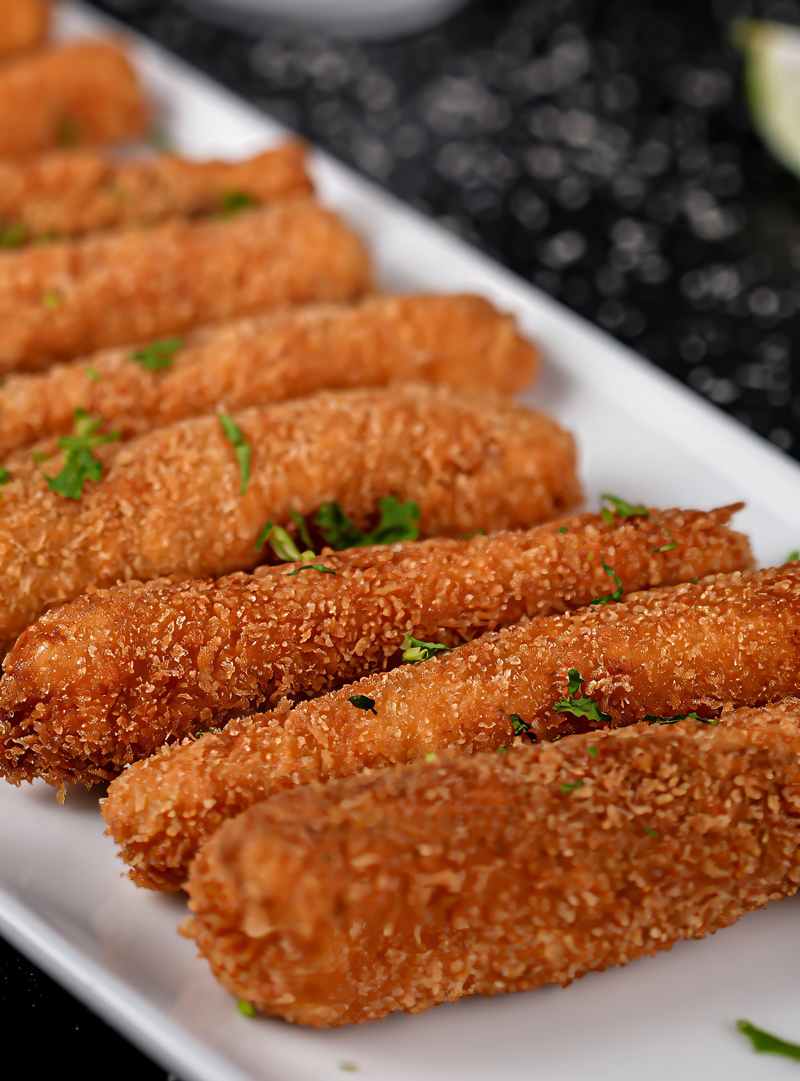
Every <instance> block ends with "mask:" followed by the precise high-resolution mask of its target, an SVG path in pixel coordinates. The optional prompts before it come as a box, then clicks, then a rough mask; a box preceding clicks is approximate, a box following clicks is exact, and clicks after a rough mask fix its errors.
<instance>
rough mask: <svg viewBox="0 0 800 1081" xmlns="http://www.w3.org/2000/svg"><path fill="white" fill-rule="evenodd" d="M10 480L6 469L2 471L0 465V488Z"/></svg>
mask: <svg viewBox="0 0 800 1081" xmlns="http://www.w3.org/2000/svg"><path fill="white" fill-rule="evenodd" d="M10 480H11V474H10V473H9V471H8V470H7V469H4V468H3V466H2V465H0V486H2V485H4V484H8V482H9V481H10Z"/></svg>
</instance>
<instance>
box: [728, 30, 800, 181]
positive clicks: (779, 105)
mask: <svg viewBox="0 0 800 1081" xmlns="http://www.w3.org/2000/svg"><path fill="white" fill-rule="evenodd" d="M732 39H733V44H734V45H735V46H736V47H737V48H738V49H739V50H740V51H741V52H742V54H743V55H744V58H745V90H746V94H747V99H748V104H749V106H750V112H751V114H752V117H753V122H754V123H755V126H756V128H757V130H758V132H759V134H760V135H761V138H762V139H763V140H764V142H765V143H766V144H767V146H768V147H769V149H770V151H771V152H772V154H773V155H774V156H775V157H776V158H777V159H778V161H780V162H782V164H783V165H785V166H786V167H787V168H788V169H791V171H792V172H793V173H795V174H796V175H797V176H800V28H798V27H795V26H789V25H787V24H785V23H775V22H766V21H759V20H755V19H740V20H738V21H737V22H736V23H734V25H733V32H732Z"/></svg>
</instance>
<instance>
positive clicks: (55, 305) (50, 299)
mask: <svg viewBox="0 0 800 1081" xmlns="http://www.w3.org/2000/svg"><path fill="white" fill-rule="evenodd" d="M42 304H44V306H45V308H47V310H48V311H49V312H57V311H58V309H59V308H60V307H61V295H60V294H59V293H57V292H56V291H55V289H45V291H44V292H43V293H42Z"/></svg>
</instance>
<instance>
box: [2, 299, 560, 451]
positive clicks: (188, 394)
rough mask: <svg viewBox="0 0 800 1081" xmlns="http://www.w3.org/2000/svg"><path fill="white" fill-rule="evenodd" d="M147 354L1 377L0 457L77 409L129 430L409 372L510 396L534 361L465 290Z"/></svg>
mask: <svg viewBox="0 0 800 1081" xmlns="http://www.w3.org/2000/svg"><path fill="white" fill-rule="evenodd" d="M159 350H161V351H159ZM149 354H152V356H153V357H154V360H155V363H154V364H152V365H151V367H154V368H155V369H156V370H150V368H148V366H147V364H146V361H147V359H148V355H149ZM149 354H148V351H147V349H146V348H144V349H142V348H137V347H130V346H128V347H127V348H125V349H115V350H109V351H107V352H104V353H100V354H95V355H93V356H89V357H87V358H85V359H83V360H80V361H73V362H72V363H71V364H68V365H55V366H54V367H52V368H50V369H48V370H47V371H46V372H43V373H40V374H35V375H34V374H29V375H17V376H11V377H9V378H8V379H7V380H6V382H5V383H4V384H3V386H2V387H0V458H2V457H3V456H5V455H6V454H8V453H9V452H10V451H13V450H16V449H18V448H19V447H23V446H26V445H28V444H31V443H34V442H37V441H39V440H42V439H46V438H47V437H49V436H53V435H60V434H62V433H66V432H69V431H71V430H72V422H73V416H74V414H75V410H76V409H77V408H79V407H83V408H85V409H88V410H89V412H91V413H94V414H98V413H101V414H102V415H103V416H104V417H105V418H106V421H107V422H108V423H109V424H111V425H112V426H113V427H118V428H121V429H122V432H123V435H124V436H131V435H136V434H139V433H141V432H144V431H147V430H149V429H151V428H156V427H159V426H161V425H163V424H169V423H171V422H172V421H176V420H182V419H183V418H184V417H189V416H199V415H201V414H203V413H210V412H213V411H214V410H215V409H216V408H217V407H218V406H219V405H220V404H222V403H224V406H225V408H226V409H243V408H246V407H247V406H250V405H257V404H266V403H267V402H270V401H280V400H282V399H285V398H297V397H301V396H302V395H304V394H311V393H313V392H314V391H317V390H322V389H324V388H326V387H331V388H337V387H341V388H345V387H353V386H382V385H385V384H387V383H391V382H408V381H410V380H415V379H416V380H430V381H431V382H437V383H438V382H444V383H452V384H454V385H461V386H466V387H476V388H489V389H492V390H497V391H500V392H501V393H505V394H510V393H512V392H513V391H516V390H520V389H521V388H522V387H523V386H525V385H526V384H527V383H528V382H530V380H531V378H532V377H533V375H534V373H535V372H536V371H537V370H538V366H539V359H538V355H537V352H536V349H535V348H534V346H533V345H531V344H530V343H529V342H527V341H525V339H524V338H521V337H520V336H519V334H518V333H517V331H516V326H515V324H514V320H513V319H512V318H511V317H510V316H507V315H502V314H501V313H500V312H498V311H496V310H495V309H494V308H493V307H492V306H491V305H490V304H488V303H487V302H486V301H485V300H481V299H480V298H479V297H469V296H453V297H449V296H438V297H437V296H411V297H378V298H377V299H371V300H367V301H365V302H364V303H362V304H360V305H359V306H357V307H350V306H347V307H344V306H342V307H334V306H325V307H323V306H320V307H308V308H297V309H293V308H290V309H287V310H285V311H281V312H276V313H267V314H265V315H259V316H255V317H251V318H249V319H243V320H239V321H237V322H235V323H225V324H219V325H217V326H212V327H208V328H205V329H204V330H201V331H195V332H194V333H193V334H191V335H190V336H188V337H187V338H186V339H185V340H184V341H181V340H180V339H175V340H174V341H172V342H168V343H167V346H166V349H165V347H164V346H163V343H162V345H159V344H158V343H156V344H155V345H152V346H151V347H150V350H149ZM136 358H138V360H137V359H136ZM143 361H144V362H143ZM160 364H163V367H159V365H160Z"/></svg>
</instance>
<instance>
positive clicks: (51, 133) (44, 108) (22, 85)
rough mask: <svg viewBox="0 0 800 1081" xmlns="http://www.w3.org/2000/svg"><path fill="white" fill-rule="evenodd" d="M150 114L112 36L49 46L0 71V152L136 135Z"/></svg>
mask: <svg viewBox="0 0 800 1081" xmlns="http://www.w3.org/2000/svg"><path fill="white" fill-rule="evenodd" d="M4 2H5V0H4ZM148 114H149V110H148V107H147V104H146V102H145V99H144V95H143V92H142V88H141V86H140V85H139V81H138V79H137V77H136V74H135V72H134V70H133V68H132V66H131V64H130V62H129V61H128V58H127V57H126V56H125V54H124V53H123V52H122V50H121V49H119V48H118V47H117V46H116V45H115V44H112V43H110V42H101V41H85V42H78V43H77V44H70V45H60V46H56V47H53V48H49V49H44V50H42V51H41V52H38V53H34V54H33V55H31V56H23V57H21V58H19V59H18V60H14V61H13V62H11V63H9V64H6V65H4V66H3V68H2V70H0V157H27V156H30V155H33V154H41V153H43V152H44V151H47V150H52V149H54V148H56V147H59V146H77V145H80V144H92V143H114V142H120V141H124V140H126V139H136V138H138V137H139V136H141V135H142V134H143V133H144V130H145V127H146V124H147V120H148Z"/></svg>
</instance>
